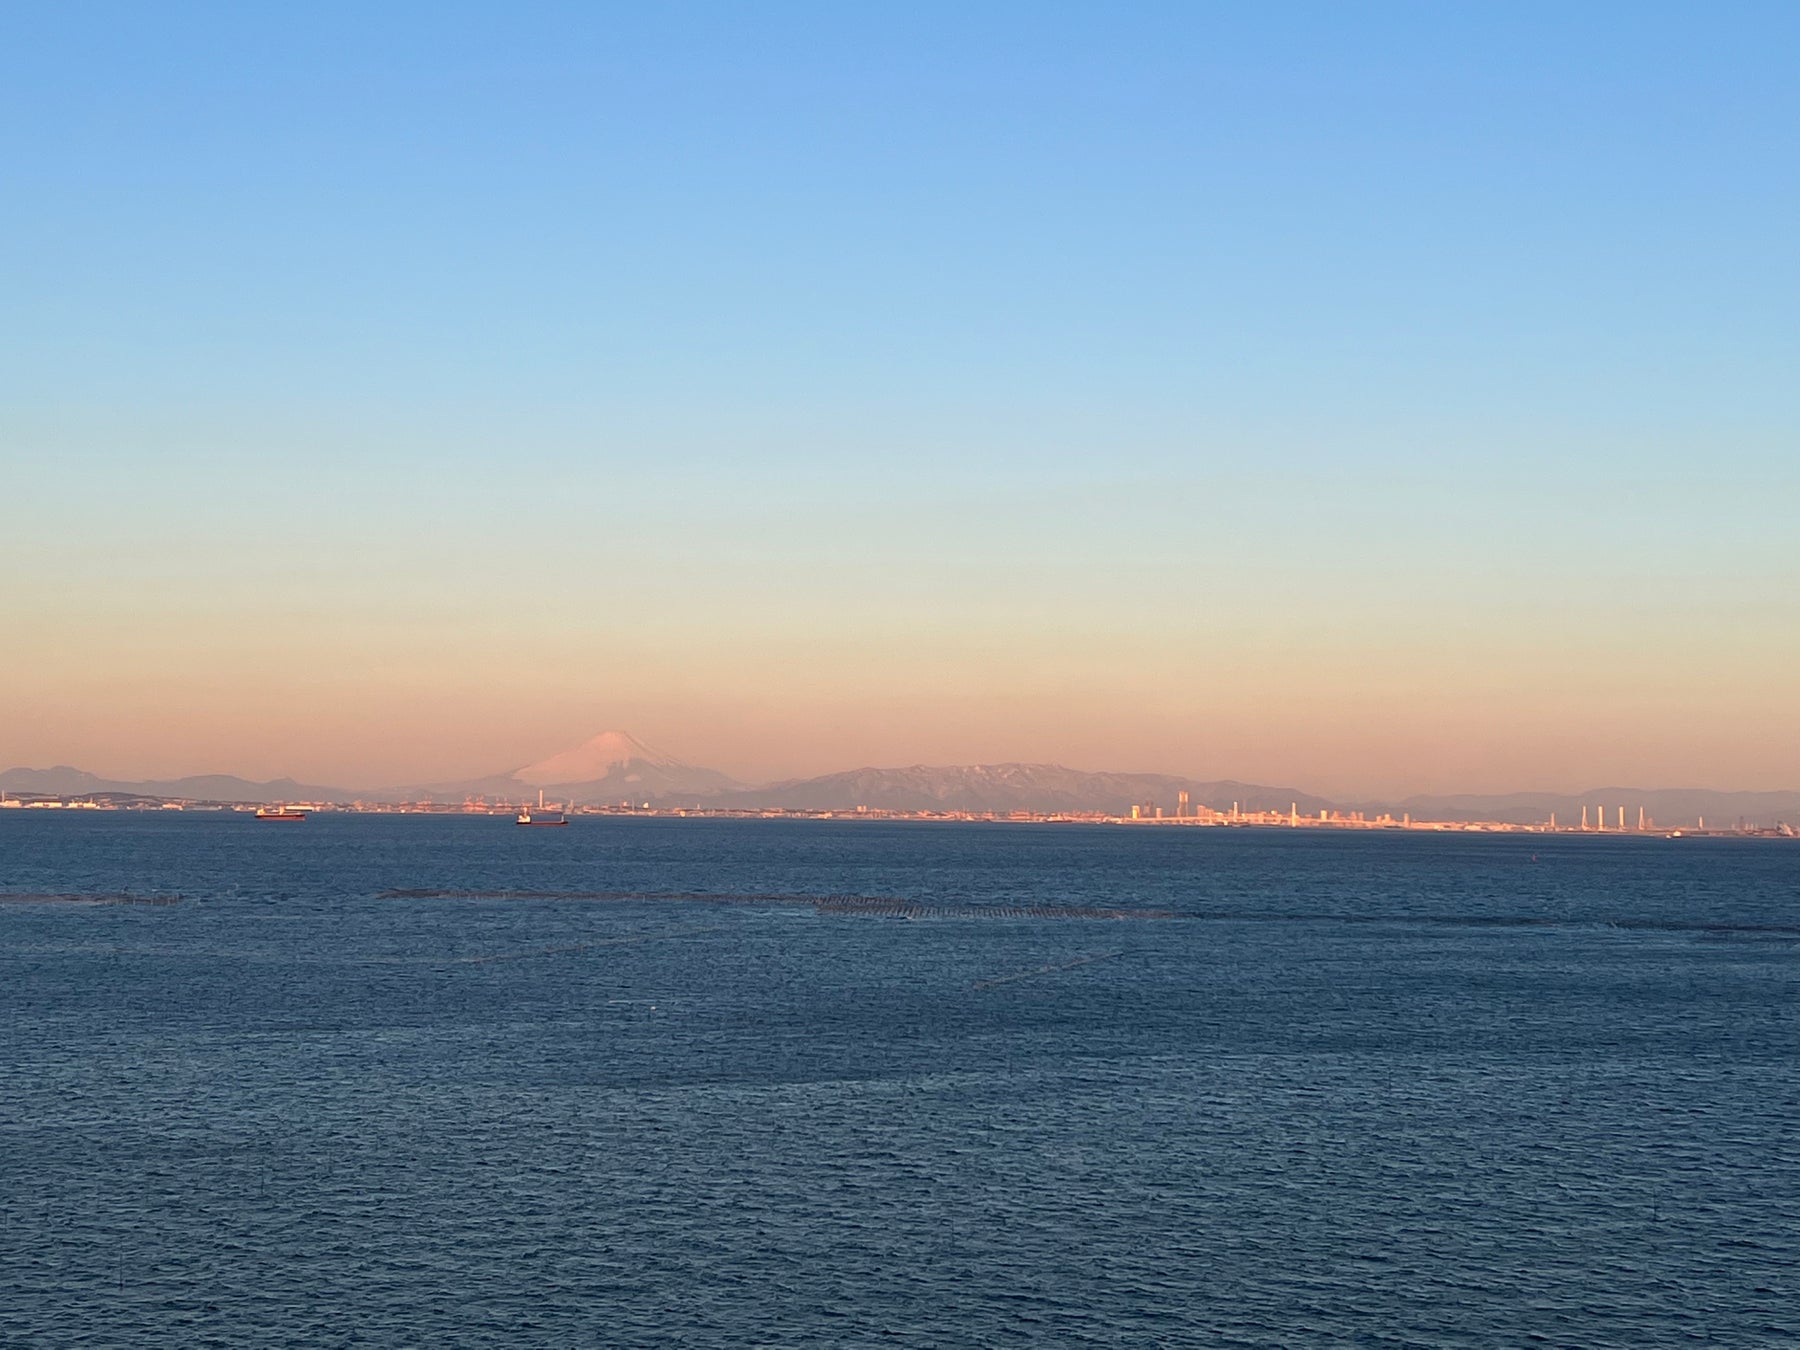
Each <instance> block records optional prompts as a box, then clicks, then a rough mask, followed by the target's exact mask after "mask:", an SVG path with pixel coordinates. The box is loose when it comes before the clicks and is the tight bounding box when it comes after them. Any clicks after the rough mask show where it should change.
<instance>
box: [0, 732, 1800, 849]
mask: <svg viewBox="0 0 1800 1350" xmlns="http://www.w3.org/2000/svg"><path fill="white" fill-rule="evenodd" d="M540 790H541V791H542V792H543V793H544V794H545V796H546V797H548V798H549V799H551V800H553V801H556V802H559V803H569V804H574V805H585V806H602V805H617V804H619V803H622V802H626V803H630V804H631V805H634V806H635V805H641V804H643V803H650V804H652V805H656V806H685V807H707V808H714V809H738V810H801V811H807V810H811V811H854V810H855V809H856V808H857V807H859V806H860V807H869V808H871V809H875V810H887V811H968V812H990V811H991V812H999V813H1004V812H1008V811H1033V812H1045V813H1055V812H1068V813H1078V812H1100V813H1104V814H1107V815H1122V814H1125V813H1127V812H1129V811H1130V809H1131V807H1133V806H1135V805H1141V804H1149V805H1154V806H1160V807H1162V808H1163V809H1164V810H1165V811H1167V812H1169V813H1170V814H1173V812H1174V808H1175V805H1176V802H1177V799H1178V794H1180V793H1182V792H1186V793H1187V794H1188V800H1189V802H1190V804H1192V805H1195V806H1208V807H1211V808H1213V809H1214V810H1218V811H1224V810H1229V809H1230V808H1231V807H1232V806H1233V805H1234V804H1235V805H1237V806H1239V807H1240V808H1241V809H1243V810H1245V811H1282V812H1285V811H1288V810H1289V809H1291V808H1292V809H1298V810H1299V811H1300V812H1302V813H1303V814H1306V815H1316V814H1317V813H1318V812H1319V811H1322V810H1359V811H1362V812H1364V813H1365V814H1366V815H1369V816H1375V815H1379V814H1381V813H1383V812H1387V813H1391V814H1392V815H1394V816H1396V817H1398V816H1400V815H1402V814H1403V813H1404V814H1410V815H1412V816H1413V817H1414V818H1415V819H1418V820H1493V821H1509V822H1513V823H1517V824H1533V823H1539V822H1542V821H1545V820H1547V819H1549V817H1550V815H1551V814H1552V813H1554V814H1555V815H1556V818H1557V821H1558V822H1559V823H1561V824H1565V825H1573V824H1579V823H1580V821H1581V818H1582V810H1583V808H1584V806H1585V807H1587V808H1588V809H1589V810H1598V809H1599V808H1601V807H1604V808H1605V809H1606V811H1607V812H1608V824H1610V825H1616V824H1617V812H1618V810H1619V809H1620V808H1621V807H1623V808H1624V809H1625V813H1626V823H1627V824H1628V825H1632V826H1635V825H1636V824H1637V819H1638V812H1639V810H1640V809H1642V810H1643V811H1644V813H1645V814H1646V815H1647V816H1648V817H1649V818H1650V819H1652V820H1654V821H1655V822H1657V823H1658V824H1661V825H1677V824H1682V825H1686V824H1692V823H1693V822H1695V821H1696V820H1698V819H1700V818H1701V817H1705V818H1706V819H1707V820H1708V822H1709V823H1711V824H1713V825H1715V826H1726V825H1734V824H1736V823H1737V822H1738V821H1740V820H1742V821H1744V822H1745V823H1747V824H1751V825H1759V826H1767V825H1773V824H1776V823H1777V822H1780V821H1787V822H1790V823H1793V822H1800V792H1720V791H1714V790H1710V789H1703V788H1694V789H1654V790H1644V789H1639V788H1623V787H1612V788H1601V789H1598V790H1596V791H1593V792H1586V793H1582V794H1580V795H1571V794H1566V793H1560V794H1559V793H1537V792H1517V793H1505V794H1498V795H1475V794H1457V795H1440V796H1414V797H1408V798H1405V799H1404V800H1402V801H1399V802H1349V803H1344V802H1335V801H1331V800H1329V799H1327V798H1324V797H1320V796H1317V795H1315V794H1312V793H1307V792H1302V791H1300V790H1298V789H1296V788H1287V787H1269V786H1265V785H1261V784H1256V783H1240V782H1235V781H1232V780H1223V781H1200V780H1195V779H1188V778H1181V777H1176V776H1173V775H1169V774H1153V773H1093V772H1087V771H1084V770H1079V769H1070V768H1065V767H1063V766H1062V765H1059V764H976V765H947V766H932V765H923V764H916V765H912V766H910V767H906V768H885V769H882V768H862V769H851V770H847V771H845V772H841V773H830V774H824V775H822V776H820V777H816V778H803V779H793V780H789V781H786V782H780V783H770V784H763V785H746V784H743V783H739V782H737V781H735V780H734V779H732V778H730V777H728V776H727V775H725V774H723V773H720V772H718V771H717V770H715V769H706V768H700V767H697V766H695V765H691V764H685V763H683V762H682V761H680V760H678V759H675V758H674V757H672V756H670V755H666V754H663V753H662V752H660V751H657V750H654V749H652V748H651V747H650V746H647V745H645V744H644V743H643V742H642V741H639V740H638V739H637V738H635V737H634V736H631V735H629V734H628V733H626V732H623V731H603V732H601V733H600V734H599V735H597V736H594V737H592V738H591V739H589V740H587V741H584V742H582V743H581V744H580V745H577V746H574V747H572V748H570V749H568V750H564V751H562V752H560V753H558V754H554V755H551V756H549V757H548V758H546V759H541V760H538V761H536V762H535V763H531V764H527V765H524V766H523V767H521V768H517V769H513V770H511V771H509V772H505V773H497V774H491V775H488V776H486V777H482V778H471V779H463V780H458V781H453V782H440V783H427V784H412V785H404V786H399V787H392V788H381V789H366V790H362V791H352V790H349V789H345V788H334V787H322V786H319V785H317V784H309V783H298V782H295V781H294V780H293V779H291V778H278V779H274V780H272V781H270V782H263V783H258V782H252V781H250V780H248V779H243V778H238V777H234V776H232V775H229V774H207V775H200V776H195V777H188V778H177V779H168V780H148V781H141V782H125V781H120V780H114V779H105V778H100V777H97V776H96V775H94V774H91V773H85V772H83V771H82V770H79V769H73V768H70V767H68V766H66V765H59V766H57V767H55V768H51V769H9V770H7V771H6V772H4V773H0V791H4V792H9V793H24V794H33V795H41V796H60V797H71V796H88V795H109V794H110V795H114V796H142V797H152V798H161V799H165V800H169V799H176V800H186V801H210V802H232V803H242V802H280V801H287V802H330V803H334V804H340V805H342V804H348V803H350V802H354V801H373V802H400V801H421V800H431V801H437V802H459V801H462V800H464V799H465V798H468V797H473V796H482V797H487V798H490V799H499V800H506V801H523V800H531V799H533V798H535V797H536V796H537V794H538V792H539V791H540Z"/></svg>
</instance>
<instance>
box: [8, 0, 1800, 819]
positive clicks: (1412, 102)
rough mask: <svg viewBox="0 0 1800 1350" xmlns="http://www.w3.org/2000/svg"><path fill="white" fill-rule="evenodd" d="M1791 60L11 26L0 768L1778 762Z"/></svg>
mask: <svg viewBox="0 0 1800 1350" xmlns="http://www.w3.org/2000/svg"><path fill="white" fill-rule="evenodd" d="M518 8H527V9H528V10H529V12H527V13H518V12H515V9H518ZM1797 62H1800V7H1796V6H1794V5H1792V4H1788V3H1780V4H1766V5H1753V4H1716V3H1715V4H1705V5H1702V4H1698V3H1696V4H1691V5H1683V6H1675V5H1659V4H1646V3H1632V4H1623V3H1621V4H1613V5H1601V4H1593V5H1587V6H1569V5H1567V4H1562V3H1557V4H1541V5H1534V4H1517V3H1507V4H1492V5H1446V4H1437V3H1432V4H1417V5H1380V4H1376V5H1343V4H1335V3H1334V4H1318V5H1302V4H1249V3H1245V4H1239V5H1205V4H1199V3H1173V4H1136V5H1132V4H1123V5H1100V4H1079V5H1077V4H1053V3H1044V2H1043V0H1035V2H1034V3H1019V4H1000V3H989V4H982V3H956V4H927V3H909V4H905V5H887V6H874V5H846V4H831V5H827V4H818V5H790V4H774V3H770V4H755V5H742V4H723V3H721V4H716V5H715V4H671V5H654V6H653V5H617V6H610V7H609V6H602V5H598V4H589V3H582V4H569V5H552V4H539V5H534V6H530V7H514V6H503V5H499V4H492V5H468V4H452V3H431V4H417V5H394V4H388V5H374V4H366V3H358V4H342V5H338V4H312V5H305V6H258V5H252V6H244V5H225V4H221V5H218V6H195V5H180V4H162V5H143V4H135V3H133V4H118V5H101V4H88V3H79V2H76V3H40V4H23V3H21V4H12V5H8V6H7V7H5V9H4V10H3V11H0V768H3V767H6V766H8V765H12V764H36V765H45V764H50V763H59V762H62V763H73V764H76V765H79V766H81V767H85V768H88V769H91V770H93V771H96V772H100V773H106V774H113V775H119V776H133V777H135V776H143V775H152V774H154V775H173V774H179V773H189V772H210V771H222V772H237V773H243V774H246V775H250V776H254V777H266V776H272V775H275V774H281V773H289V774H293V775H295V776H297V777H300V778H303V779H307V780H310V781H315V782H318V781H322V782H329V783H343V784H351V785H365V784H367V785H373V784H378V783H384V782H394V781H412V782H417V781H422V780H428V779H434V778H449V777H456V776H463V775H468V774H474V773H481V772H488V771H494V770H499V769H504V768H508V767H512V766H515V765H518V764H522V763H525V762H527V761H530V760H533V759H536V758H540V757H542V756H544V755H546V754H548V753H551V752H553V751H555V750H558V749H561V748H562V747H563V746H565V745H566V744H568V743H571V742H573V741H576V740H579V739H582V738H584V737H586V736H587V735H589V734H591V733H593V732H594V731H597V730H600V729H601V728H603V727H612V726H619V727H625V728H628V729H630V730H632V731H634V732H636V733H637V734H638V735H639V736H641V737H643V738H644V739H646V740H648V741H650V742H651V743H652V744H656V745H659V746H660V747H662V748H664V749H666V750H668V751H670V752H672V753H675V754H677V755H680V756H681V757H683V758H686V759H689V760H691V761H694V762H698V763H704V764H709V765H712V766H715V767H718V768H722V769H725V770H727V771H729V772H733V773H736V774H738V775H740V776H745V777H751V778H761V777H768V776H777V775H789V774H802V773H814V772H822V771H827V770H832V769H838V768H845V767H850V766H854V765H858V764H867V763H875V764H892V763H913V762H920V761H923V762H932V763H954V762H992V761H999V760H1007V759H1031V760H1059V761H1062V762H1065V763H1070V764H1074V765H1077V766H1079V767H1088V768H1111V769H1143V770H1163V771H1169V772H1179V773H1187V774H1193V775H1197V776H1201V777H1239V778H1245V779H1250V780H1255V781H1265V782H1281V783H1292V784H1296V785H1299V786H1301V787H1304V788H1307V789H1310V790H1315V791H1323V792H1335V793H1395V792H1403V791H1414V790H1503V789H1513V788H1554V789H1565V790H1579V789H1581V788H1585V787H1591V786H1597V785H1600V784H1603V783H1613V782H1626V783H1630V784H1634V785H1643V786H1672V785H1698V786H1715V787H1737V788H1783V787H1797V786H1800V436H1797V434H1796V433H1800V317H1797V316H1800V158H1797V157H1796V153H1795V146H1796V145H1797V144H1800V81H1796V80H1795V78H1794V71H1795V69H1796V65H1797Z"/></svg>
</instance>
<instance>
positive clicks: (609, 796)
mask: <svg viewBox="0 0 1800 1350" xmlns="http://www.w3.org/2000/svg"><path fill="white" fill-rule="evenodd" d="M738 786H740V785H739V784H738V782H737V781H736V780H735V779H732V778H729V777H727V776H726V775H724V774H722V773H720V772H718V771H717V770H716V769H702V768H699V767H697V766H695V765H692V764H684V763H682V762H681V761H680V760H678V759H676V758H675V757H674V756H672V755H665V754H663V753H662V752H661V751H659V750H653V749H651V748H650V747H649V746H647V745H645V744H644V743H643V742H642V741H640V740H638V738H637V737H635V736H633V735H631V734H630V733H629V732H624V731H602V732H601V733H600V734H599V735H597V736H594V737H591V738H590V739H588V740H585V741H583V742H582V743H581V744H580V745H577V746H572V747H571V748H569V749H567V750H563V751H560V752H558V753H557V754H554V755H551V756H550V757H549V758H547V759H540V760H538V761H537V762H536V763H533V764H527V765H525V766H524V767H523V768H519V769H514V770H513V771H512V772H511V773H503V774H494V775H492V776H490V777H487V778H476V779H470V780H468V781H466V782H458V783H433V784H430V785H428V786H423V787H409V788H400V789H396V790H395V791H396V793H397V794H398V795H399V796H401V797H403V798H404V797H416V796H431V797H435V798H443V797H459V796H469V795H475V794H482V795H486V796H492V797H500V798H502V799H522V800H529V799H530V798H532V797H534V796H535V795H536V794H537V792H538V790H539V789H542V790H543V792H544V794H545V795H546V796H548V797H549V798H551V799H552V800H555V801H560V802H567V803H570V804H573V805H578V806H604V805H608V804H617V803H619V802H626V801H628V802H631V803H633V804H636V803H638V802H646V801H653V802H657V803H659V804H663V803H669V802H678V801H679V799H681V798H699V797H703V796H707V795H710V794H712V793H717V792H729V791H731V790H732V789H733V788H736V787H738Z"/></svg>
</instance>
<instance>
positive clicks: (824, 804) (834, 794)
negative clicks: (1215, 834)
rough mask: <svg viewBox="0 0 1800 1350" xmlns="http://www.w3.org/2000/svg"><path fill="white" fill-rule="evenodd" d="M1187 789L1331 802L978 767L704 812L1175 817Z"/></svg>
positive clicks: (1240, 786)
mask: <svg viewBox="0 0 1800 1350" xmlns="http://www.w3.org/2000/svg"><path fill="white" fill-rule="evenodd" d="M1183 789H1185V790H1186V791H1187V793H1188V796H1189V802H1190V804H1191V805H1194V806H1210V807H1212V808H1214V809H1215V810H1220V811H1225V810H1230V809H1231V805H1232V803H1233V802H1236V803H1237V804H1238V805H1239V806H1240V807H1241V808H1242V809H1243V810H1246V811H1286V810H1288V809H1289V808H1290V807H1291V806H1294V805H1296V804H1297V805H1298V807H1299V809H1300V810H1301V811H1304V812H1308V813H1316V812H1317V811H1318V810H1319V809H1320V808H1322V807H1328V806H1329V805H1330V803H1329V802H1326V801H1324V800H1323V799H1321V798H1318V797H1314V796H1311V795H1309V794H1308V793H1304V792H1299V791H1297V790H1295V789H1292V788H1277V787H1260V786H1257V785H1255V784H1251V783H1234V782H1211V783H1201V782H1195V781H1193V780H1191V779H1186V778H1175V777H1171V776H1169V775H1167V774H1154V773H1087V772H1083V771H1082V770H1079V769H1068V768H1064V767H1063V766H1062V765H1060V764H977V765H952V766H945V767H933V766H929V765H923V764H919V765H914V766H913V767H911V768H906V769H852V770H850V771H848V772H846V773H832V774H826V775H824V776H823V777H820V778H807V779H801V780H799V781H796V782H788V783H777V784H774V785H772V786H770V787H761V788H746V789H743V790H741V791H738V792H732V793H725V794H721V795H719V796H717V797H715V798H712V799H711V801H710V803H709V804H712V805H718V806H737V807H745V808H751V809H763V810H813V811H853V810H855V809H856V808H857V807H859V806H867V807H871V808H874V809H877V810H886V811H1052V812H1053V811H1072V812H1094V811H1098V812H1105V813H1107V814H1112V815H1122V814H1126V813H1128V812H1129V811H1130V810H1131V808H1132V807H1133V806H1137V805H1146V804H1148V805H1154V806H1160V807H1162V808H1163V810H1164V811H1165V812H1166V813H1168V814H1169V815H1174V813H1175V805H1176V800H1177V795H1178V794H1179V793H1180V792H1181V791H1182V790H1183Z"/></svg>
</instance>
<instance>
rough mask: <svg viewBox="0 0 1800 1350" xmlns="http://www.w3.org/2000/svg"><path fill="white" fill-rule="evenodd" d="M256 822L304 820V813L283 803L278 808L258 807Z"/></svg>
mask: <svg viewBox="0 0 1800 1350" xmlns="http://www.w3.org/2000/svg"><path fill="white" fill-rule="evenodd" d="M256 818H257V819H258V820H305V819H306V812H304V811H302V810H301V809H300V808H299V807H297V806H289V805H288V804H287V803H285V802H283V803H282V804H281V805H280V806H259V807H257V808H256Z"/></svg>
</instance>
